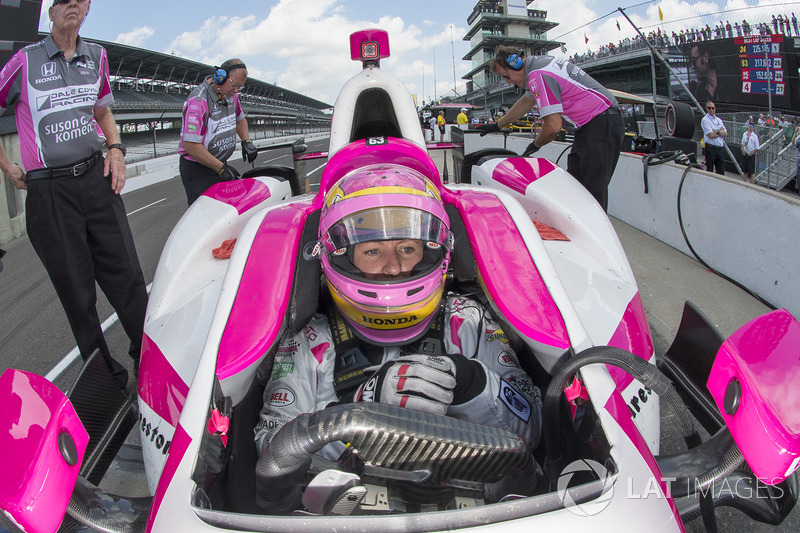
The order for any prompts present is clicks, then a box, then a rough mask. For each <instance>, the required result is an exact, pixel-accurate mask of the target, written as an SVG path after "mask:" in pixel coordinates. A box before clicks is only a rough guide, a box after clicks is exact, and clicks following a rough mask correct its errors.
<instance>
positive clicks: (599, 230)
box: [0, 30, 800, 533]
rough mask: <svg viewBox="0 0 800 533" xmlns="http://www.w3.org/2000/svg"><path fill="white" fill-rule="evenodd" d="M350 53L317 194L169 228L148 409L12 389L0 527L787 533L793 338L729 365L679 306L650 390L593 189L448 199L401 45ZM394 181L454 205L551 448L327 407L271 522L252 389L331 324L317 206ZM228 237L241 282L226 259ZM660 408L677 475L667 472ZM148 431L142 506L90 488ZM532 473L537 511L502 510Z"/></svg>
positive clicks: (459, 243)
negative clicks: (322, 295) (282, 355)
mask: <svg viewBox="0 0 800 533" xmlns="http://www.w3.org/2000/svg"><path fill="white" fill-rule="evenodd" d="M350 45H351V55H352V58H353V59H354V60H358V61H361V63H362V64H363V69H362V70H361V71H360V72H359V73H358V74H356V75H355V76H354V77H353V78H352V79H350V80H349V81H348V82H347V83H346V84H345V86H344V88H343V89H342V91H341V94H340V95H339V98H338V99H337V101H336V105H335V110H334V115H333V120H332V126H331V135H330V146H329V161H328V163H327V165H326V167H325V170H324V172H323V174H322V177H321V181H320V187H319V192H318V193H317V194H310V193H307V194H297V192H298V187H297V185H298V183H297V176H296V174H295V173H294V170H293V169H286V168H284V169H275V168H271V167H265V168H261V169H255V170H253V171H251V172H249V173H248V175H246V176H245V177H244V179H242V180H240V181H234V182H228V183H222V184H218V185H215V186H214V187H212V188H211V189H209V190H208V191H207V192H206V193H205V194H204V195H203V196H202V197H201V198H200V199H199V200H197V202H195V203H194V204H193V205H192V206H191V207H190V209H189V210H188V211H187V212H186V214H185V215H184V216H183V218H182V219H181V220H180V221H179V222H178V224H177V225H176V227H175V228H174V230H173V232H172V234H171V236H170V238H169V240H168V242H167V243H166V245H165V247H164V250H163V253H162V256H161V260H160V263H159V265H158V269H157V272H156V275H155V280H154V282H153V288H152V292H151V294H150V300H149V305H148V310H147V318H146V324H145V341H144V344H143V347H142V355H141V366H140V369H139V381H138V405H137V403H136V401H135V400H134V399H131V398H128V397H127V396H126V395H125V394H124V393H123V392H120V391H119V390H118V389H117V388H115V386H114V385H113V383H112V382H110V377H109V376H107V375H106V373H105V371H104V368H103V367H102V365H98V364H97V361H93V360H90V361H89V362H88V363H87V364H86V365H85V367H84V369H83V371H82V373H81V377H80V378H79V380H78V382H77V384H76V386H75V387H74V389H73V390H72V391H71V392H70V397H69V398H67V397H66V396H65V395H64V394H63V393H62V392H61V391H59V390H58V389H56V388H55V387H54V386H53V385H52V384H50V383H49V382H48V381H47V380H45V379H44V378H42V377H40V376H37V375H33V374H30V373H26V372H21V371H15V370H8V371H6V372H5V373H4V374H3V375H2V376H1V377H0V405H3V409H2V413H0V456H2V457H3V458H4V463H5V464H4V468H3V481H2V482H0V507H2V508H3V510H4V511H5V513H6V515H7V516H9V517H10V518H11V519H12V520H14V522H15V523H16V524H18V525H19V526H20V527H21V528H22V529H23V530H25V531H27V532H29V533H50V532H53V531H56V530H58V529H59V527H61V528H62V530H65V531H66V530H71V528H76V527H77V528H84V529H88V530H97V531H108V532H139V531H147V532H161V533H163V532H167V533H175V532H187V533H189V532H191V533H195V532H198V533H199V532H209V533H212V532H214V533H218V532H220V531H231V532H240V531H264V532H266V531H322V530H335V531H340V532H346V531H382V532H389V531H403V532H412V531H420V532H421V531H440V530H460V529H476V530H477V529H480V530H481V531H501V530H502V531H576V530H578V529H581V530H591V531H595V532H612V531H613V532H615V533H618V532H620V531H627V530H631V531H633V530H635V531H683V529H684V523H685V522H686V521H689V520H692V519H694V518H699V517H702V519H703V520H704V521H705V522H706V524H713V520H714V507H715V506H717V505H729V506H734V507H737V508H739V509H741V510H744V511H745V512H746V513H747V514H748V515H749V516H750V517H752V518H754V519H757V520H760V521H762V522H766V523H771V524H779V523H781V521H782V520H783V519H784V518H785V517H786V515H787V514H788V512H789V511H790V510H791V509H792V508H793V506H794V503H795V501H796V499H797V482H796V479H795V475H794V472H795V470H796V468H797V466H798V461H800V436H798V432H799V431H800V415H798V410H797V409H796V406H797V405H798V402H797V399H796V398H797V392H796V391H798V390H800V370H798V368H800V366H798V364H797V353H798V346H800V324H798V322H797V321H796V320H795V319H794V318H793V317H792V316H791V315H790V314H789V313H788V312H787V311H785V310H777V311H774V312H772V313H769V314H767V315H764V316H762V317H760V318H758V319H756V320H754V321H753V322H751V323H749V324H747V325H745V326H744V327H742V328H741V329H740V330H739V331H737V332H736V333H735V334H734V335H732V336H731V337H730V338H729V339H727V340H724V341H723V340H722V339H721V338H720V337H719V335H718V334H717V333H716V331H715V330H714V329H713V327H711V326H710V325H708V324H707V323H706V322H707V321H705V320H704V319H703V316H702V314H700V313H699V312H697V311H696V310H695V309H694V308H692V307H691V306H687V308H686V311H685V313H684V319H683V323H682V325H681V328H680V330H679V333H678V335H677V337H676V339H675V341H674V342H673V344H672V346H671V347H670V349H669V351H668V352H667V354H666V356H665V357H664V360H663V363H662V364H660V365H659V366H660V367H661V370H659V368H657V367H656V365H655V352H654V347H653V342H652V339H651V335H650V330H649V327H648V324H647V320H646V317H645V314H644V309H643V306H642V301H641V299H640V296H639V292H638V288H637V285H636V281H635V279H634V277H633V274H632V272H631V268H630V265H629V264H628V260H627V259H626V257H625V254H624V252H623V250H622V247H621V245H620V243H619V240H618V238H617V236H616V234H615V232H614V230H613V228H612V226H611V224H610V222H609V219H608V218H607V216H606V214H605V213H604V212H603V210H602V209H601V208H600V207H599V205H598V204H597V203H596V202H595V200H594V199H593V198H592V197H591V196H590V195H589V194H588V193H587V192H586V191H585V190H584V188H583V187H582V186H581V185H580V184H579V183H578V182H577V181H575V180H574V179H573V178H572V177H571V176H570V175H569V174H567V173H566V172H565V171H564V170H562V169H561V168H559V167H557V166H556V165H554V164H553V163H551V162H550V161H548V160H546V159H543V158H521V157H518V156H516V155H515V154H513V153H510V152H505V151H503V150H487V151H484V152H477V153H474V154H469V155H468V156H467V157H466V158H465V164H464V168H463V169H462V171H461V176H462V177H463V180H462V181H463V183H459V184H443V183H442V181H441V179H440V176H439V172H438V171H437V168H436V166H435V165H434V163H433V161H432V160H431V158H430V156H429V154H428V152H427V149H426V144H425V141H424V137H423V132H422V130H421V129H420V125H419V120H418V118H417V111H416V109H415V106H414V103H413V100H412V98H411V96H410V95H409V94H408V92H407V90H406V89H405V87H404V86H403V84H402V83H401V82H400V81H399V80H398V79H397V78H395V77H393V76H391V75H389V74H387V73H386V72H384V71H382V70H381V69H380V66H379V63H380V60H381V59H382V58H385V57H388V55H389V41H388V36H387V34H386V33H385V32H383V31H381V30H365V31H361V32H357V33H354V34H353V35H352V36H351V41H350ZM380 163H392V164H393V165H400V166H404V167H407V168H410V169H412V170H413V171H415V172H418V173H421V174H422V175H424V176H425V177H426V178H428V179H429V180H430V181H431V182H432V183H433V184H434V185H435V186H436V187H438V188H439V190H440V193H441V196H442V198H443V201H444V204H445V206H446V209H447V212H448V215H449V217H450V220H451V226H452V228H451V230H452V231H453V233H454V237H455V243H456V244H455V248H454V251H453V258H452V260H451V263H450V272H449V273H448V276H447V277H448V283H449V284H450V287H449V288H450V289H452V290H454V291H459V290H467V289H469V290H470V291H472V292H473V294H475V293H477V294H478V295H479V296H478V297H479V298H480V299H481V300H482V301H483V302H484V303H485V305H486V307H487V308H488V309H490V312H491V313H492V315H493V317H494V318H495V319H496V321H497V322H498V323H499V324H501V325H502V331H498V332H495V333H497V334H498V335H504V338H506V339H507V342H509V343H513V345H514V348H515V351H516V353H517V355H518V358H519V360H520V364H521V366H522V367H523V368H524V369H525V370H526V371H527V372H528V373H529V374H530V375H531V376H533V378H534V381H535V382H536V384H537V385H538V386H539V387H540V388H541V389H542V391H546V393H545V395H544V407H543V444H542V445H540V446H539V448H538V449H536V450H534V451H533V453H531V451H530V450H528V449H527V448H526V447H525V446H524V445H522V443H521V440H520V439H519V437H517V436H516V435H514V434H513V433H511V432H508V431H506V430H504V429H502V428H496V427H487V426H481V425H477V424H473V423H469V422H464V421H460V420H456V419H453V418H447V417H437V416H434V415H428V414H424V413H418V412H415V411H412V410H409V409H401V408H396V407H393V406H388V405H381V404H352V405H338V406H335V407H330V408H327V409H323V410H321V411H318V412H316V413H311V414H308V415H303V416H301V417H299V418H297V419H295V420H294V421H293V422H292V423H290V424H287V425H286V426H284V427H283V428H282V429H281V430H280V431H279V432H278V434H277V435H276V436H275V438H274V439H273V441H272V444H271V445H270V446H271V447H274V449H272V451H271V460H272V461H273V465H272V466H273V468H272V469H271V470H270V472H271V473H270V474H268V475H269V476H273V477H272V478H271V479H267V480H266V482H267V483H269V482H270V481H274V482H275V483H276V484H279V483H280V481H281V480H282V479H283V478H284V477H286V476H295V477H297V478H298V479H301V480H302V481H301V485H302V486H301V488H302V489H303V492H304V493H303V505H301V506H298V508H297V509H293V510H291V511H290V512H287V513H283V514H280V515H277V514H270V513H267V512H265V511H263V510H261V509H260V508H259V507H258V506H257V504H256V499H255V492H256V488H255V487H256V463H257V462H258V460H259V458H258V456H257V453H256V448H255V444H254V441H253V428H254V426H255V425H256V424H257V422H258V413H259V409H260V408H261V405H262V395H263V389H264V385H263V383H262V380H259V379H258V373H259V369H260V368H265V367H269V366H270V363H271V360H272V358H274V357H275V349H276V346H277V343H278V340H279V339H280V337H281V335H282V334H283V332H285V331H286V330H287V329H290V330H293V331H296V332H299V331H302V329H303V328H304V327H305V325H306V323H307V322H308V320H309V319H310V318H311V316H312V315H313V313H314V312H315V311H316V309H317V304H318V302H317V297H318V294H319V290H318V289H319V286H320V267H319V262H318V261H309V260H307V259H306V258H304V255H303V250H304V248H305V247H306V244H307V243H309V242H313V241H315V240H316V239H317V228H318V224H319V222H318V221H319V213H320V208H321V205H322V199H323V197H324V195H325V193H326V192H327V191H328V190H329V189H330V188H331V187H332V186H333V185H334V184H335V183H336V182H337V181H338V180H339V179H340V178H341V177H343V176H345V175H346V174H348V173H350V172H352V171H353V170H356V169H359V168H361V167H366V166H369V165H374V164H380ZM293 190H294V193H295V194H293ZM233 238H236V244H235V247H234V249H233V252H232V255H231V256H230V258H229V259H222V260H221V259H217V258H214V257H213V256H212V250H213V249H214V248H217V247H219V246H220V244H221V243H223V242H224V241H226V240H228V239H233ZM662 371H663V372H662ZM667 375H668V376H669V377H667ZM284 394H285V396H284V397H282V398H281V400H282V401H285V402H288V401H291V400H292V394H293V391H288V390H287V391H285V392H284ZM659 400H660V401H661V402H665V403H667V404H669V407H670V408H671V409H673V410H674V412H675V414H676V418H677V419H678V420H679V424H678V425H679V429H680V431H681V432H682V434H683V436H684V437H685V440H686V451H685V452H684V453H680V454H678V455H673V456H670V457H665V456H663V455H660V454H659V445H660V444H659V434H660V409H659ZM134 425H135V426H138V429H139V432H140V434H141V442H142V450H143V455H144V461H145V469H146V476H147V481H148V484H149V488H150V491H151V494H152V496H151V497H149V498H127V497H125V495H115V494H108V493H106V492H104V491H103V490H101V489H99V488H98V487H97V485H98V484H99V483H100V480H101V479H102V477H103V475H104V472H105V471H106V469H107V467H108V465H109V463H110V462H111V460H112V459H113V457H114V455H115V454H116V452H117V450H118V449H119V447H120V444H121V443H122V441H123V440H124V439H125V437H126V436H127V434H128V433H129V431H130V428H131V427H133V426H134ZM701 426H702V429H704V430H705V431H701ZM701 433H702V434H710V435H711V436H710V437H706V438H705V440H704V441H703V440H702V439H701V438H700V436H699V435H700V434H701ZM332 442H345V443H349V445H350V453H348V454H347V458H346V459H341V460H339V461H325V460H322V459H320V458H319V456H318V455H317V454H316V452H317V451H319V450H320V449H321V448H322V447H324V446H326V445H327V444H329V443H332ZM534 464H536V465H539V467H540V470H541V475H540V476H539V481H538V482H537V483H536V485H535V486H530V487H527V488H526V490H524V491H522V492H524V494H520V493H518V492H513V491H512V492H504V491H503V490H502V487H503V486H504V485H503V483H502V480H503V479H504V478H506V477H508V476H514V473H515V472H517V471H518V470H520V469H523V468H530V467H531V465H534ZM261 481H262V482H263V481H264V480H261ZM734 486H735V487H740V488H741V487H749V488H751V489H752V490H750V491H745V490H731V487H734ZM726 489H727V490H726ZM65 515H66V516H67V518H65Z"/></svg>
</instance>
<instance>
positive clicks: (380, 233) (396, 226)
mask: <svg viewBox="0 0 800 533" xmlns="http://www.w3.org/2000/svg"><path fill="white" fill-rule="evenodd" d="M449 224H450V220H449V218H448V217H447V213H446V212H445V210H444V205H443V204H442V199H441V196H440V193H439V190H438V189H437V188H436V186H435V185H433V183H431V182H430V181H429V180H428V179H426V178H425V177H424V176H423V175H422V174H421V173H419V172H417V171H416V170H412V169H410V168H408V167H405V166H402V165H397V164H376V165H370V166H367V167H363V168H360V169H358V170H355V171H353V172H351V173H350V174H348V175H347V176H345V177H344V178H342V179H341V180H339V182H338V183H337V184H336V185H334V186H333V187H332V188H331V190H330V192H329V193H328V194H327V196H326V197H325V203H324V205H323V207H322V213H321V216H320V225H319V243H320V244H321V245H322V246H321V247H319V248H321V249H320V250H319V251H321V253H322V257H321V261H322V272H323V274H325V279H326V281H327V284H328V289H329V290H330V293H331V296H332V298H333V301H334V303H335V304H336V306H337V307H338V308H339V310H340V311H341V312H342V315H343V316H344V317H345V319H346V320H347V321H348V323H349V324H350V325H351V326H352V327H353V329H354V330H355V332H356V334H358V335H359V336H360V337H362V338H363V339H365V340H367V341H369V342H372V343H375V344H379V345H400V344H406V343H409V342H413V341H415V340H417V339H419V338H421V337H422V335H423V334H424V333H425V332H426V331H427V329H428V327H429V326H430V324H431V322H432V321H433V318H434V317H435V316H436V311H437V310H438V308H439V302H440V301H441V299H442V294H443V292H444V282H445V275H446V273H447V267H448V265H449V263H450V249H451V248H452V237H451V233H450V229H449ZM406 239H413V240H418V241H420V242H421V247H422V259H421V260H420V261H419V262H418V263H417V264H416V265H415V266H414V267H413V268H412V269H411V272H410V275H409V276H408V277H404V278H402V279H400V278H398V279H390V280H386V279H385V278H384V279H381V280H376V279H370V278H369V277H367V275H365V274H364V273H363V272H362V271H361V270H359V269H358V268H357V267H356V266H355V264H354V262H353V257H354V248H355V245H357V244H359V243H363V242H371V241H393V240H406Z"/></svg>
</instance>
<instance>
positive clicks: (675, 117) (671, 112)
mask: <svg viewBox="0 0 800 533" xmlns="http://www.w3.org/2000/svg"><path fill="white" fill-rule="evenodd" d="M664 122H665V126H666V130H667V134H668V135H671V136H673V137H680V138H682V139H691V138H692V137H693V136H694V128H695V124H694V110H693V109H692V107H691V106H690V105H688V104H684V103H683V102H676V101H674V100H673V101H671V102H670V103H669V104H668V105H667V112H666V114H665V115H664Z"/></svg>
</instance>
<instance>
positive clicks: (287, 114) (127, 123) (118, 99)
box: [0, 33, 332, 163]
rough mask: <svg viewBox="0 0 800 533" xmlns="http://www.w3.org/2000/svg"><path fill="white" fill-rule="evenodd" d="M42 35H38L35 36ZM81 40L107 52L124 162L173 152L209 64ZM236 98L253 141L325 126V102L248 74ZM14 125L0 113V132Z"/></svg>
mask: <svg viewBox="0 0 800 533" xmlns="http://www.w3.org/2000/svg"><path fill="white" fill-rule="evenodd" d="M46 36H47V34H46V33H39V34H38V39H44V38H45V37H46ZM86 40H87V41H91V42H96V43H98V44H100V45H102V46H103V47H104V48H105V49H106V50H107V51H108V62H109V71H110V73H111V82H112V90H113V92H114V99H115V101H114V104H113V105H112V106H111V110H112V111H113V112H114V116H115V118H116V120H117V124H118V125H119V127H120V131H121V134H122V141H123V142H124V143H125V144H126V145H128V156H127V157H126V158H125V160H126V162H128V163H134V162H136V161H141V160H143V159H148V158H151V157H160V156H163V155H169V154H172V153H176V152H177V150H178V140H179V138H180V126H181V109H182V107H183V102H184V101H185V99H186V97H187V96H188V95H189V92H190V91H191V90H192V89H193V88H194V87H195V86H196V85H197V84H199V83H201V82H202V80H203V78H204V77H206V76H209V75H211V73H212V71H213V66H212V65H206V64H203V63H199V62H196V61H191V60H189V59H184V58H180V57H177V56H173V55H170V54H165V53H161V52H154V51H152V50H145V49H142V48H136V47H134V46H127V45H123V44H118V43H113V42H108V41H100V40H97V39H86ZM239 100H240V101H241V103H242V109H243V110H244V112H245V115H246V119H247V124H248V127H249V130H250V136H251V138H252V139H263V138H266V137H273V136H278V135H291V134H305V133H313V132H320V131H328V130H329V129H330V121H331V115H330V112H329V110H330V108H331V107H332V106H331V105H330V104H327V103H325V102H321V101H319V100H315V99H313V98H309V97H308V96H305V95H302V94H300V93H296V92H294V91H290V90H289V89H285V88H283V87H279V86H277V85H273V84H271V83H266V82H263V81H261V80H258V79H255V78H248V79H247V83H246V84H245V86H244V87H243V88H242V89H241V91H240V92H239ZM326 111H328V112H326ZM15 129H16V125H15V123H14V121H13V117H12V116H8V115H6V116H4V117H2V121H0V134H4V133H11V132H13V131H15Z"/></svg>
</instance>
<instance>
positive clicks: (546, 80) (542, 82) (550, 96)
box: [526, 70, 564, 117]
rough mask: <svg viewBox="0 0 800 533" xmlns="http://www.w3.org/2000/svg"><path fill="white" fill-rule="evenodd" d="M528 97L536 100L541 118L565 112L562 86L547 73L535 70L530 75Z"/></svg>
mask: <svg viewBox="0 0 800 533" xmlns="http://www.w3.org/2000/svg"><path fill="white" fill-rule="evenodd" d="M526 95H528V96H531V97H533V98H534V99H535V100H536V107H537V108H538V109H539V116H542V117H546V116H547V115H553V114H555V113H563V112H564V106H563V104H562V103H561V85H559V83H558V81H557V80H555V79H554V78H553V77H552V76H550V75H548V73H547V72H545V71H542V70H533V71H531V72H530V74H528V92H527V93H526Z"/></svg>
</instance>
